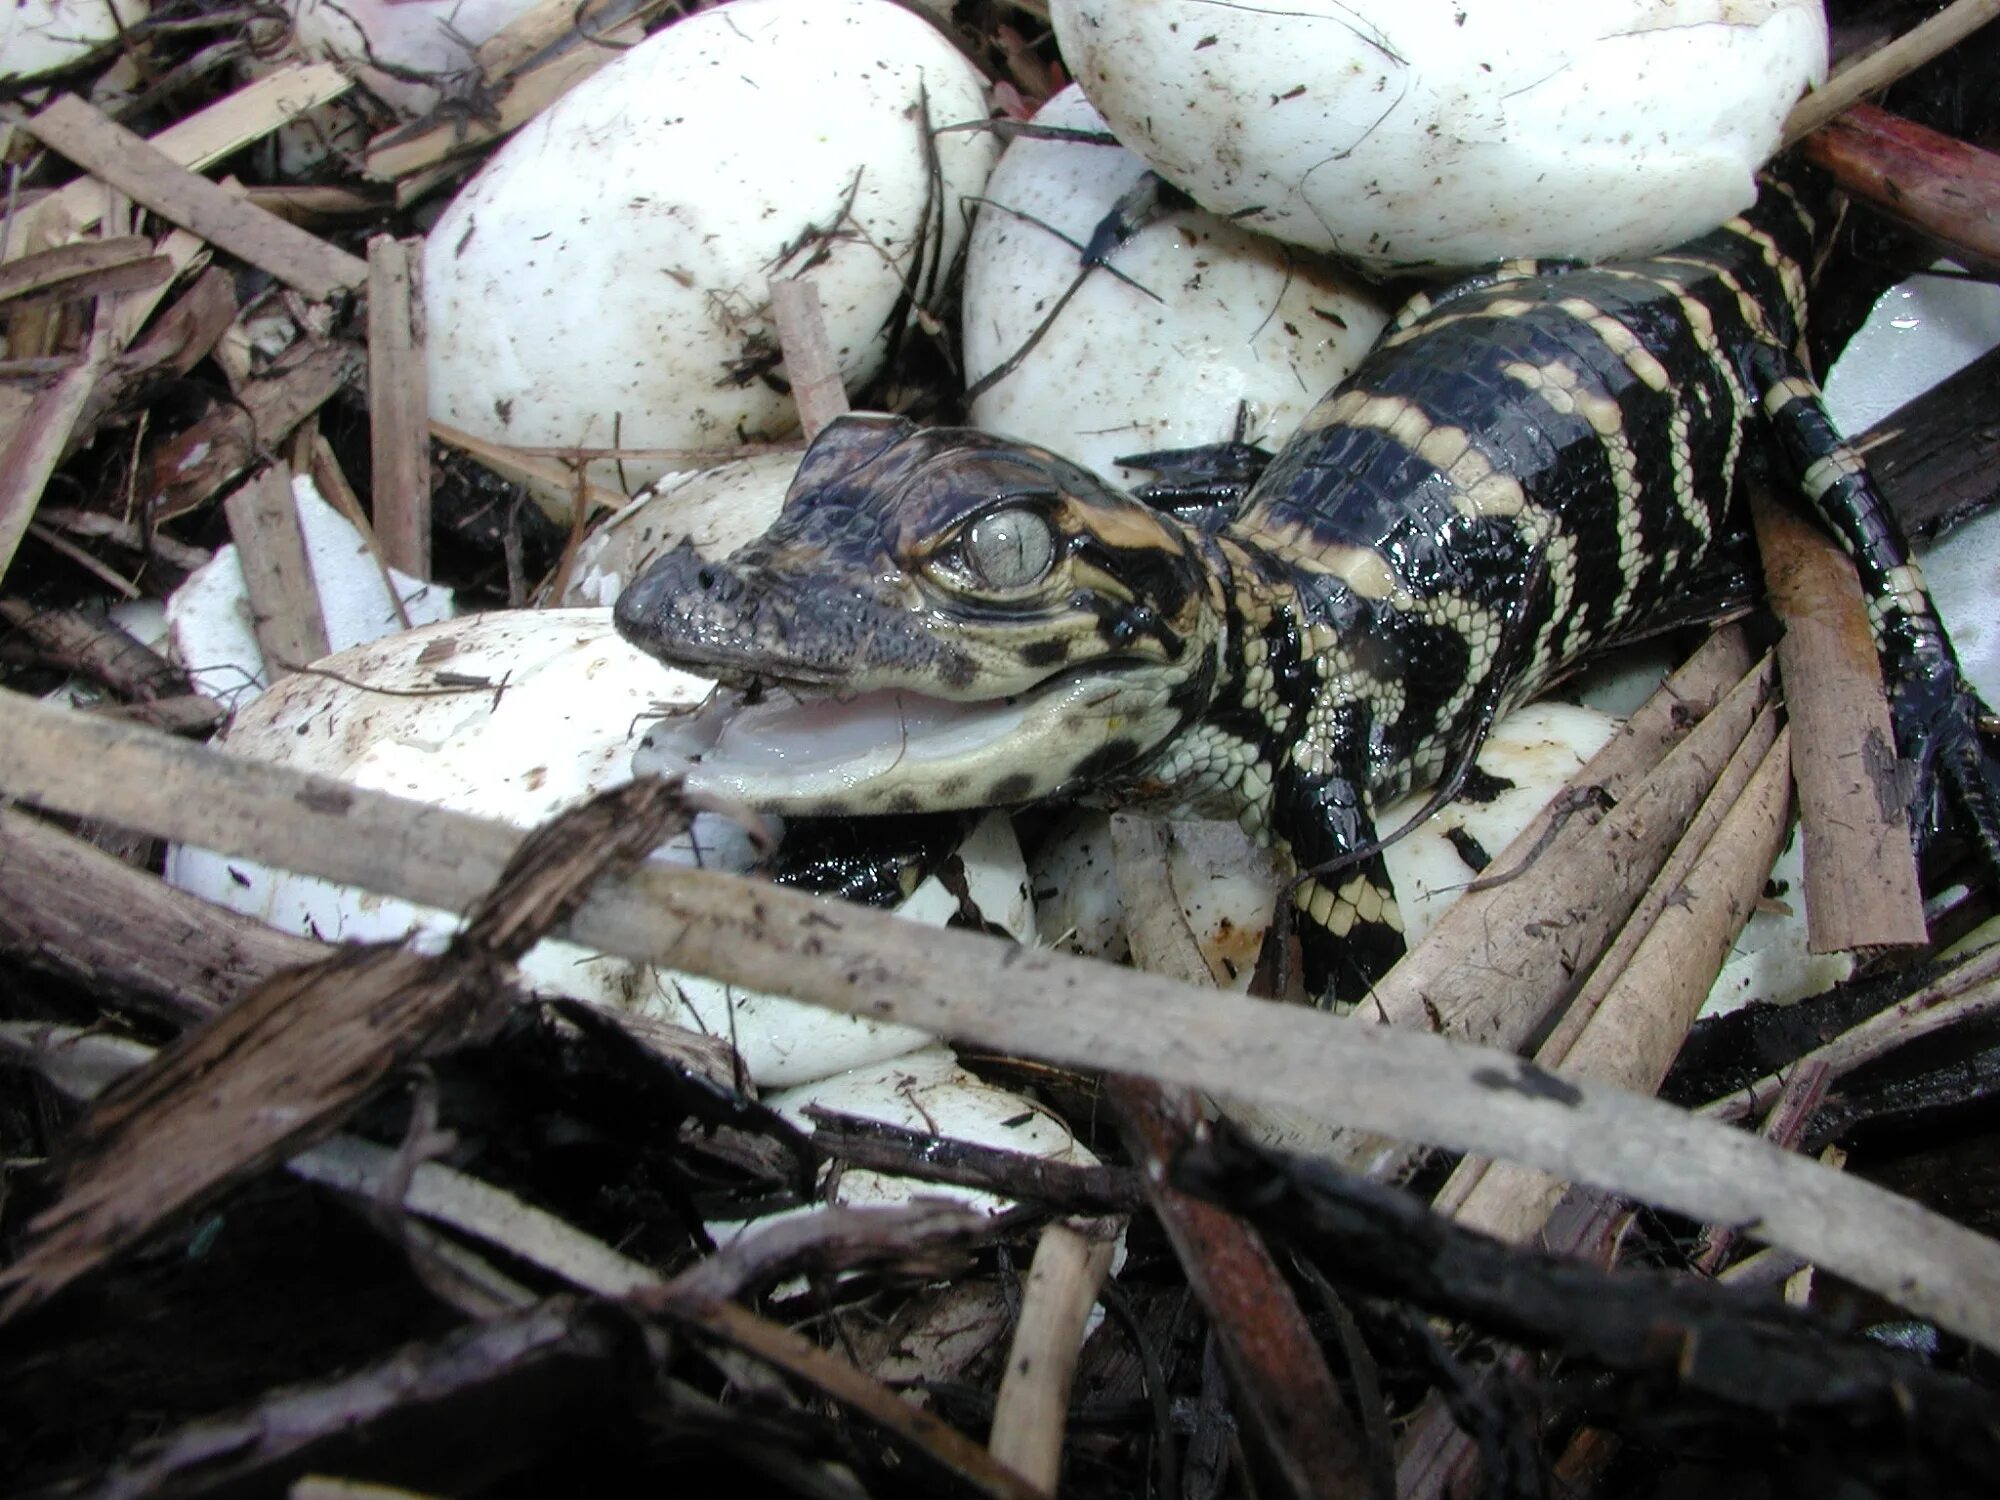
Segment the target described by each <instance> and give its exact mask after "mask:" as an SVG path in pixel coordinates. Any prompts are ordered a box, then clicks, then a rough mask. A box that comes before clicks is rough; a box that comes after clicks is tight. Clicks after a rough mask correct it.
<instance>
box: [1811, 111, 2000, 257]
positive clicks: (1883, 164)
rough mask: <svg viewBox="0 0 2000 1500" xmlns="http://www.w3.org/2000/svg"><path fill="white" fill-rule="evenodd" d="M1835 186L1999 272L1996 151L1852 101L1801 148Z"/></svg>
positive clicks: (1998, 163)
mask: <svg viewBox="0 0 2000 1500" xmlns="http://www.w3.org/2000/svg"><path fill="white" fill-rule="evenodd" d="M1802 150H1803V151H1804V153H1805V157H1806V160H1808V161H1810V162H1812V163H1813V165H1815V166H1817V167H1821V168H1823V169H1825V170H1826V171H1827V172H1828V173H1829V174H1831V176H1832V177H1833V180H1834V182H1835V184H1836V185H1837V186H1839V187H1840V188H1842V189H1843V190H1844V191H1846V192H1849V193H1852V194H1853V195H1854V196H1856V197H1857V198H1862V199H1865V200H1866V201H1867V202H1868V204H1869V205H1870V206H1871V207H1873V208H1874V209H1875V210H1876V211H1877V212H1879V213H1884V214H1887V215H1888V216H1889V217H1890V218H1892V219H1896V220H1899V221H1901V222H1902V223H1905V224H1907V225H1909V226H1910V227H1911V228H1912V229H1915V230H1918V231H1920V232H1921V233H1923V234H1927V235H1929V236H1930V237H1931V238H1932V239H1934V240H1937V241H1938V242H1939V243H1940V244H1942V245H1943V246H1944V247H1945V248H1946V249H1948V250H1950V251H1951V252H1952V253H1953V254H1955V255H1957V256H1958V257H1959V258H1960V259H1962V260H1966V261H1969V262H1971V263H1973V264H1974V265H1976V266H1977V267H1979V268H1980V269H1983V270H1986V271H1989V272H1993V271H2000V156H1996V155H1995V154H1994V153H1993V152H1991V151H1985V150H1982V149H1981V148H1980V147H1978V146H1974V145H1971V144H1969V143H1968V142H1965V141H1961V140H1958V139H1956V138H1954V137H1952V136H1948V135H1945V134H1943V133H1942V132H1940V131H1936V130H1932V129H1930V128H1929V127H1928V126H1924V125H1919V124H1917V123H1916V122H1915V121H1914V120H1905V119H1903V118H1901V117H1900V116H1897V115H1892V114H1890V113H1889V112H1888V111H1887V110H1881V109H1877V108H1876V107H1875V106H1874V105H1872V104H1857V105H1855V106H1854V108H1852V109H1850V110H1849V111H1847V113H1846V114H1844V115H1842V116H1841V117H1840V118H1839V119H1837V120H1835V121H1834V122H1833V123H1832V124H1830V125H1828V126H1826V127H1825V128H1824V129H1822V130H1818V131H1815V132H1814V133H1813V134H1812V135H1811V136H1810V137H1808V139H1807V141H1806V144H1805V146H1804V147H1803V148H1802Z"/></svg>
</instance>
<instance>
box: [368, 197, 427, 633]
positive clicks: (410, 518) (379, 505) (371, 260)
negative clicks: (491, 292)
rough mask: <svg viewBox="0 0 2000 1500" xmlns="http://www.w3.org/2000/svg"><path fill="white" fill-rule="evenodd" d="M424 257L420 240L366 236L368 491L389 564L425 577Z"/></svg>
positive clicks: (425, 391) (389, 236)
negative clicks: (369, 462)
mask: <svg viewBox="0 0 2000 1500" xmlns="http://www.w3.org/2000/svg"><path fill="white" fill-rule="evenodd" d="M423 262H424V254H423V241H422V240H399V239H396V238H394V237H393V236H391V235H386V234H378V235H376V236H375V237H374V238H373V239H371V240H370V241H369V242H368V442H369V454H370V456H371V458H372V460H373V462H372V463H371V464H370V474H371V479H370V489H369V497H370V500H371V501H372V504H373V510H374V516H375V535H376V537H377V538H379V539H380V541H381V545H382V555H383V556H384V557H385V558H387V559H388V562H389V564H390V566H391V567H395V568H400V569H401V570H402V571H403V572H405V573H407V574H409V575H410V576H411V577H412V578H421V579H424V580H426V581H428V580H429V578H430V576H431V434H430V404H431V397H430V378H429V375H428V373H427V371H426V369H425V364H424V311H423ZM390 592H391V593H392V594H393V593H394V592H395V590H393V589H391V590H390Z"/></svg>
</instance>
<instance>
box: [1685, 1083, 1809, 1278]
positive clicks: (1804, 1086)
mask: <svg viewBox="0 0 2000 1500" xmlns="http://www.w3.org/2000/svg"><path fill="white" fill-rule="evenodd" d="M1832 1083H1833V1069H1831V1068H1829V1067H1828V1066H1827V1065H1826V1064H1825V1063H1802V1064H1800V1065H1799V1066H1798V1067H1796V1068H1793V1069H1792V1072H1791V1076H1790V1077H1789V1078H1787V1079H1786V1080H1785V1091H1784V1092H1783V1093H1782V1094H1780V1095H1779V1096H1778V1102H1777V1103H1776V1104H1775V1105H1773V1106H1772V1109H1771V1112H1770V1113H1769V1114H1768V1115H1766V1116H1765V1117H1764V1123H1763V1125H1762V1126H1761V1127H1760V1128H1759V1130H1758V1134H1760V1135H1762V1136H1763V1137H1764V1139H1765V1140H1767V1141H1770V1142H1771V1143H1772V1144H1773V1145H1777V1146H1783V1147H1784V1148H1785V1149H1786V1150H1787V1151H1796V1150H1798V1148H1799V1137H1800V1136H1802V1135H1803V1134H1804V1133H1805V1128H1806V1123H1807V1122H1808V1121H1809V1120H1811V1119H1812V1117H1813V1114H1814V1113H1815V1112H1816V1111H1817V1110H1818V1109H1819V1107H1820V1105H1821V1104H1823V1103H1825V1102H1826V1091H1827V1089H1828V1088H1829V1087H1831V1085H1832ZM1740 1237H1741V1233H1740V1231H1739V1230H1737V1228H1736V1227H1735V1226H1734V1225H1731V1224H1717V1225H1712V1226H1710V1228H1709V1232H1708V1243H1707V1244H1706V1245H1704V1246H1703V1247H1702V1251H1701V1254H1700V1255H1698V1256H1696V1257H1695V1262H1694V1269H1695V1270H1697V1271H1699V1272H1701V1273H1702V1274H1703V1275H1705V1276H1713V1275H1715V1273H1716V1272H1717V1271H1720V1270H1721V1269H1722V1266H1723V1263H1724V1262H1725V1261H1727V1260H1728V1259H1729V1253H1730V1251H1731V1250H1732V1249H1733V1248H1734V1247H1735V1245H1736V1242H1737V1240H1738V1239H1739V1238H1740Z"/></svg>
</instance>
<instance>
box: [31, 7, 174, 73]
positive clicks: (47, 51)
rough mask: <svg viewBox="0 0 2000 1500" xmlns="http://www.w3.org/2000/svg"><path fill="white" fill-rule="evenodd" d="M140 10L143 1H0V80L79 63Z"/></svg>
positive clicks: (136, 17) (107, 42)
mask: <svg viewBox="0 0 2000 1500" xmlns="http://www.w3.org/2000/svg"><path fill="white" fill-rule="evenodd" d="M145 14H146V5H145V0H0V82H12V81H14V80H16V79H25V78H39V77H41V76H42V75H43V74H44V73H54V72H57V71H58V70H60V69H63V68H67V67H70V66H71V65H72V64H75V63H80V62H82V61H83V60H84V59H85V58H87V57H89V56H90V54H91V53H93V52H95V51H96V50H97V49H98V48H100V47H105V46H109V45H110V44H111V43H112V42H113V41H115V40H116V39H117V37H118V34H119V32H120V31H121V30H122V29H123V28H125V27H128V26H132V25H135V24H136V23H137V22H139V21H140V20H141V19H143V18H144V16H145Z"/></svg>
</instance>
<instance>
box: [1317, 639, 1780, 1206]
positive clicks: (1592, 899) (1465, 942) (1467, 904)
mask: <svg viewBox="0 0 2000 1500" xmlns="http://www.w3.org/2000/svg"><path fill="white" fill-rule="evenodd" d="M1771 681H1772V673H1771V663H1770V662H1769V661H1768V660H1766V661H1765V662H1763V663H1762V664H1760V665H1759V666H1758V667H1757V668H1755V669H1754V670H1753V671H1751V672H1750V673H1749V674H1748V675H1747V676H1745V677H1744V678H1743V679H1742V680H1740V681H1739V682H1738V683H1737V684H1736V685H1735V686H1734V687H1733V688H1731V689H1730V691H1729V693H1728V695H1727V696H1726V697H1724V698H1723V699H1722V701H1721V702H1720V703H1719V704H1717V705H1716V706H1715V708H1714V710H1713V711H1712V712H1710V713H1709V714H1707V715H1706V716H1705V717H1703V718H1702V720H1701V722H1700V723H1698V724H1697V725H1696V726H1695V727H1694V729H1693V730H1692V731H1691V732H1690V733H1689V734H1688V736H1687V738H1686V739H1685V740H1683V741H1682V742H1681V743H1680V744H1678V745H1676V746H1675V747H1674V748H1673V749H1672V750H1670V751H1669V752H1668V753H1667V755H1666V757H1665V758H1664V759H1663V760H1661V761H1660V763H1659V765H1657V766H1656V767H1654V769H1653V770H1652V772H1651V773H1650V774H1649V775H1648V776H1647V777H1646V779H1645V780H1644V781H1641V782H1640V783H1639V784H1638V785H1637V786H1636V787H1633V788H1632V789H1631V790H1630V791H1629V793H1628V794H1627V795H1626V796H1625V798H1624V800H1623V801H1621V802H1620V803H1619V804H1618V806H1617V807H1615V808H1613V809H1612V810H1611V811H1610V812H1609V813H1605V814H1602V815H1598V814H1596V811H1595V809H1594V808H1593V809H1592V810H1591V811H1590V812H1588V813H1585V814H1579V815H1578V816H1577V817H1575V818H1573V819H1572V820H1571V823H1570V824H1569V825H1568V826H1567V827H1565V828H1563V829H1562V830H1561V831H1560V832H1559V833H1558V834H1557V835H1556V836H1555V837H1554V838H1553V839H1552V840H1550V841H1549V842H1548V844H1547V846H1546V847H1545V848H1542V847H1540V846H1539V845H1537V846H1533V847H1535V848H1537V849H1538V851H1539V852H1537V853H1535V854H1534V855H1533V865H1532V876H1529V875H1524V876H1523V877H1522V878H1520V879H1518V880H1515V879H1503V881H1502V883H1500V884H1498V885H1494V886H1490V887H1487V888H1485V889H1481V888H1480V887H1479V886H1478V885H1477V884H1476V883H1475V886H1474V888H1473V890H1472V891H1471V892H1469V893H1468V894H1466V895H1465V896H1463V897H1461V898H1460V899H1459V901H1458V903H1457V904H1456V905H1454V906H1453V907H1452V908H1451V909H1450V910H1448V911H1447V912H1445V914H1444V915H1443V917H1441V918H1440V919H1439V920H1438V923H1437V926H1436V927H1434V928H1433V929H1432V930H1431V935H1430V936H1429V937H1428V938H1426V939H1425V940H1424V941H1423V942H1422V943H1421V944H1420V945H1418V947H1417V949H1416V950H1415V951H1414V952H1413V953H1411V954H1409V955H1408V956H1407V957H1406V958H1404V959H1403V961H1402V962H1401V963H1400V964H1398V965H1397V966H1396V967H1395V968H1394V969H1392V970H1390V972H1389V974H1388V975H1387V977H1386V978H1384V979H1383V980H1382V981H1381V982H1380V983H1379V984H1378V985H1377V986H1376V988H1375V990H1374V992H1373V994H1372V995H1371V996H1370V997H1369V999H1367V1000H1364V1001H1363V1002H1362V1003H1361V1005H1359V1006H1357V1007H1356V1009H1355V1011H1354V1013H1353V1015H1352V1016H1351V1017H1350V1018H1349V1019H1348V1022H1347V1024H1348V1025H1350V1026H1355V1025H1366V1024H1367V1023H1370V1022H1372V1021H1374V1020H1376V1019H1377V1018H1378V1017H1379V1018H1381V1019H1386V1020H1388V1021H1389V1022H1390V1023H1391V1024H1394V1025H1400V1026H1403V1027H1406V1028H1410V1029H1427V1030H1438V1031H1442V1032H1444V1033H1445V1034H1446V1035H1450V1036H1460V1037H1464V1038H1465V1039H1466V1040H1468V1041H1476V1042H1481V1043H1484V1044H1486V1045H1488V1046H1497V1047H1502V1048H1505V1049H1507V1050H1509V1051H1514V1050H1517V1049H1519V1048H1521V1047H1524V1046H1526V1045H1527V1044H1528V1042H1529V1040H1530V1039H1531V1038H1532V1037H1533V1036H1534V1035H1535V1034H1536V1033H1537V1032H1538V1031H1540V1030H1541V1029H1542V1028H1543V1027H1544V1026H1545V1025H1546V1023H1547V1021H1548V1018H1549V1017H1550V1016H1551V1015H1553V1014H1554V1013H1555V1011H1556V1009H1557V1007H1558V1006H1560V1005H1561V1004H1562V1002H1563V1000H1564V999H1565V998H1566V997H1567V996H1568V995H1569V993H1570V992H1571V990H1572V989H1573V988H1574V987H1575V975H1576V974H1578V973H1579V972H1582V971H1584V970H1586V969H1588V968H1589V967H1590V966H1591V965H1593V964H1595V963H1596V962H1597V960H1598V958H1599V956H1600V955H1601V954H1602V952H1603V950H1604V947H1605V945H1606V944H1607V943H1608V942H1609V941H1610V940H1611V938H1612V937H1613V936H1614V935H1615V934H1616V932H1617V930H1618V928H1619V926H1620V925H1621V924H1622V923H1623V922H1624V921H1625V919H1626V917H1627V916H1629V915H1630V913H1631V911H1632V909H1633V907H1635V906H1636V905H1637V904H1638V902H1639V899H1640V897H1641V896H1642V895H1643V894H1644V893H1645V890H1646V888H1647V886H1649V885H1650V884H1651V883H1652V880H1653V878H1654V876H1655V875H1656V874H1657V873H1658V872H1659V869H1660V867H1661V866H1662V865H1663V864H1664V863H1665V862H1666V859H1667V856H1668V854H1669V853H1670V852H1671V851H1672V849H1673V846H1674V844H1675V842H1676V841H1677V840H1678V839H1679V838H1680V837H1681V834H1682V832H1683V831H1684V830H1685V829H1686V827H1687V825H1688V822H1689V820H1690V819H1691V818H1692V817H1693V816H1694V814H1695V812H1696V810H1697V809H1698V808H1699V807H1700V805H1701V803H1702V801H1703V800H1704V799H1705V798H1706V797H1707V796H1708V794H1709V791H1710V789H1711V788H1712V787H1713V786H1714V785H1715V782H1716V779H1717V777H1718V776H1719V775H1720V774H1721V772H1722V769H1723V767H1724V766H1725V765H1727V764H1728V761H1729V758H1730V756H1731V755H1732V754H1734V753H1735V750H1736V746H1737V745H1738V744H1740V743H1741V742H1742V739H1743V736H1744V735H1745V734H1746V733H1747V732H1748V731H1749V728H1750V726H1751V724H1752V722H1753V721H1754V720H1755V719H1756V717H1757V715H1758V713H1759V712H1760V711H1761V710H1762V708H1763V705H1764V701H1765V699H1766V698H1767V697H1768V695H1769V693H1770V690H1771ZM1641 712H1642V713H1644V712H1645V709H1644V708H1642V710H1641ZM1620 743H1621V742H1620V741H1618V740H1613V741H1612V742H1611V745H1612V746H1618V745H1620ZM1607 748H1611V747H1607ZM1596 763H1597V760H1596V758H1593V760H1592V762H1591V765H1595V764H1596ZM1590 771H1591V766H1590V765H1587V766H1585V767H1584V769H1583V771H1581V772H1579V773H1578V776H1577V778H1576V779H1574V780H1573V781H1572V782H1571V785H1572V786H1573V787H1575V786H1584V785H1588V784H1590V783H1589V780H1588V778H1589V776H1590ZM1525 836H1526V835H1524V836H1523V837H1525ZM1520 844H1521V840H1520V839H1516V840H1515V842H1514V844H1513V845H1512V846H1510V847H1509V851H1508V853H1507V854H1505V855H1503V856H1502V858H1501V859H1500V860H1497V861H1495V864H1496V865H1497V866H1499V868H1501V869H1502V870H1503V871H1506V870H1513V869H1516V868H1519V866H1518V864H1516V863H1515V859H1516V856H1515V853H1514V851H1515V850H1516V849H1518V848H1519V846H1520ZM1524 857H1525V856H1524ZM1308 1144H1309V1143H1303V1142H1302V1143H1297V1149H1305V1148H1306V1146H1307V1145H1308ZM1332 1154H1333V1155H1334V1157H1335V1159H1336V1160H1338V1161H1340V1162H1341V1163H1342V1164H1343V1165H1345V1166H1347V1167H1348V1168H1350V1169H1351V1170H1356V1171H1361V1172H1365V1173H1367V1174H1369V1175H1371V1176H1386V1175H1390V1174H1392V1173H1394V1172H1396V1171H1399V1170H1401V1168H1402V1167H1403V1166H1404V1165H1405V1164H1406V1163H1407V1162H1408V1161H1409V1159H1410V1149H1409V1146H1408V1144H1407V1143H1406V1142H1403V1141H1397V1140H1391V1139H1387V1138H1384V1137H1381V1136H1369V1135H1365V1134H1353V1135H1350V1136H1348V1137H1347V1138H1346V1139H1344V1140H1342V1141H1340V1142H1339V1143H1338V1144H1337V1146H1336V1148H1335V1150H1334V1151H1333V1153H1332Z"/></svg>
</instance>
